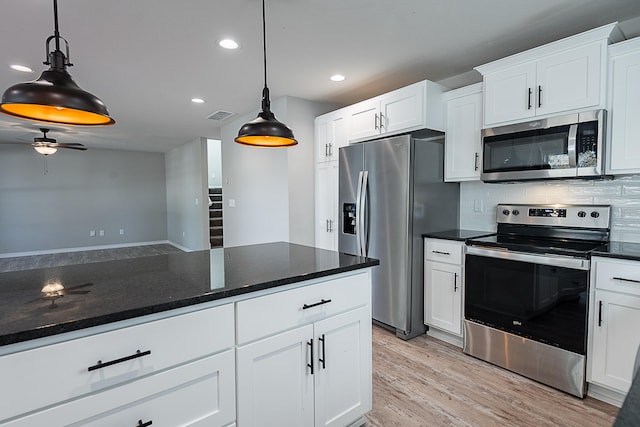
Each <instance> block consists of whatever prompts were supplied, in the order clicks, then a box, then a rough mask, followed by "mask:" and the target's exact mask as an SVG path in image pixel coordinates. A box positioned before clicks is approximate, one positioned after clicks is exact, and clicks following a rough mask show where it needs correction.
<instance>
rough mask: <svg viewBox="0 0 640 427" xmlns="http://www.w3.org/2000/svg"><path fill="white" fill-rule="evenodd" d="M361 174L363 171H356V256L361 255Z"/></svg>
mask: <svg viewBox="0 0 640 427" xmlns="http://www.w3.org/2000/svg"><path fill="white" fill-rule="evenodd" d="M362 175H363V171H360V172H359V173H358V189H357V192H356V254H357V255H358V256H361V255H362V246H361V245H360V223H361V222H362V217H361V215H360V213H361V212H362V200H361V199H362Z"/></svg>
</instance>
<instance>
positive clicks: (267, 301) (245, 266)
mask: <svg viewBox="0 0 640 427" xmlns="http://www.w3.org/2000/svg"><path fill="white" fill-rule="evenodd" d="M377 264H378V261H377V260H373V259H368V258H362V257H355V256H351V255H347V254H341V253H337V252H332V251H325V250H320V249H315V248H311V247H306V246H300V245H294V244H288V243H269V244H262V245H252V246H244V247H237V248H226V249H214V250H211V251H200V252H192V253H180V254H169V255H158V256H152V257H144V258H136V259H129V260H119V261H108V262H100V263H90V264H83V265H76V266H64V267H52V268H47V269H35V270H28V271H18V272H9V273H2V274H0V305H1V307H0V309H1V311H0V355H1V356H0V374H1V375H2V378H3V381H2V386H0V387H2V391H3V393H2V394H3V396H5V398H3V399H4V400H3V405H2V409H0V425H2V426H33V425H41V424H42V425H116V424H117V425H120V424H123V425H129V424H130V425H136V423H138V425H150V424H146V423H149V421H151V419H154V418H155V419H156V422H157V423H159V424H165V425H196V424H197V423H202V422H203V423H204V424H206V425H220V426H227V425H236V424H235V423H237V425H242V426H245V425H247V426H251V425H320V424H323V425H336V426H338V425H351V424H353V423H355V424H358V423H361V422H362V417H363V415H364V414H365V413H366V412H367V411H369V410H370V408H371V305H370V300H371V294H370V292H371V289H370V286H371V285H370V284H371V274H370V270H371V268H372V267H374V266H375V265H377ZM204 424H203V425H204Z"/></svg>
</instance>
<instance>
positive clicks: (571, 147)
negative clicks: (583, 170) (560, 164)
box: [567, 123, 578, 168]
mask: <svg viewBox="0 0 640 427" xmlns="http://www.w3.org/2000/svg"><path fill="white" fill-rule="evenodd" d="M577 136H578V125H577V124H575V123H574V124H572V125H571V126H569V139H568V140H567V151H568V153H567V154H568V155H569V167H571V168H575V167H576V164H577V160H578V159H577V155H576V145H577Z"/></svg>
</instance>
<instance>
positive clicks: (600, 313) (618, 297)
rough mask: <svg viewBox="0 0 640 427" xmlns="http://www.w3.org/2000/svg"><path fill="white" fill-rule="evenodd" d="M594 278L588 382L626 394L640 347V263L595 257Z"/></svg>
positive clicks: (592, 274)
mask: <svg viewBox="0 0 640 427" xmlns="http://www.w3.org/2000/svg"><path fill="white" fill-rule="evenodd" d="M591 280H592V284H591V286H592V291H591V297H590V307H591V311H590V328H589V354H588V357H587V381H589V383H590V384H596V385H597V386H601V387H604V388H605V389H607V390H611V391H613V392H615V393H619V394H620V395H621V396H622V397H624V395H626V393H627V392H628V391H629V387H630V386H631V381H632V379H633V367H634V362H635V358H636V353H637V352H638V350H639V348H640V334H638V331H637V329H638V325H640V262H637V261H629V260H620V259H610V258H598V257H594V258H593V260H592V268H591ZM589 390H590V391H591V388H590V389H589ZM614 399H615V396H614ZM621 401H622V399H621V398H620V399H619V401H618V402H616V401H614V402H612V403H621Z"/></svg>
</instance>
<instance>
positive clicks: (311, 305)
mask: <svg viewBox="0 0 640 427" xmlns="http://www.w3.org/2000/svg"><path fill="white" fill-rule="evenodd" d="M328 302H331V300H330V299H324V298H323V299H321V300H320V302H316V303H313V304H305V305H303V306H302V309H303V310H306V309H307V308H311V307H317V306H319V305H322V304H326V303H328Z"/></svg>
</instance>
